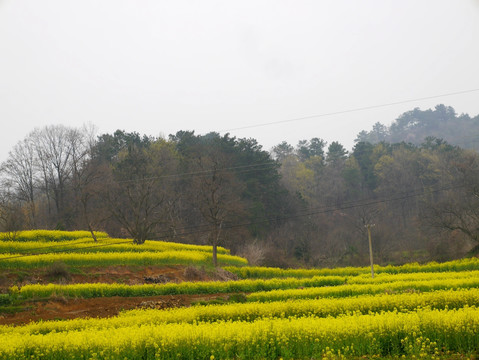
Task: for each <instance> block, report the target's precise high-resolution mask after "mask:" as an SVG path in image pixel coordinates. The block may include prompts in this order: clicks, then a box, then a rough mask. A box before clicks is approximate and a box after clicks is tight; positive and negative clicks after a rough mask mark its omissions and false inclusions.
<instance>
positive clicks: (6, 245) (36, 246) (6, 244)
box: [0, 237, 230, 254]
mask: <svg viewBox="0 0 479 360" xmlns="http://www.w3.org/2000/svg"><path fill="white" fill-rule="evenodd" d="M52 249H53V250H54V251H56V252H59V251H77V252H80V251H82V250H85V251H86V252H88V253H92V252H145V251H204V252H208V253H212V251H213V248H212V246H208V245H191V244H180V243H174V242H167V241H153V240H146V241H145V243H143V244H141V245H136V244H134V243H133V240H132V239H114V238H107V237H100V238H98V239H97V241H94V240H93V238H91V237H82V238H77V239H74V240H65V241H62V242H61V243H58V242H57V243H53V244H52V242H48V241H21V242H20V241H0V253H19V254H24V253H43V252H48V251H51V250H52ZM229 253H230V252H229V250H227V249H225V248H223V247H218V254H229Z"/></svg>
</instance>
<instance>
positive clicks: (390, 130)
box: [355, 104, 479, 150]
mask: <svg viewBox="0 0 479 360" xmlns="http://www.w3.org/2000/svg"><path fill="white" fill-rule="evenodd" d="M428 137H429V138H437V139H443V140H445V141H447V142H448V143H449V144H452V145H455V146H459V147H461V148H464V149H474V150H478V149H479V115H477V116H475V117H470V116H469V115H468V114H457V113H456V111H455V110H454V109H453V108H452V107H450V106H445V105H442V104H440V105H437V106H436V107H435V108H434V110H432V109H427V110H420V109H419V108H415V109H413V110H411V111H408V112H405V113H404V114H402V115H401V116H399V117H398V118H397V119H396V120H395V121H393V123H392V124H391V125H390V126H386V125H383V124H381V123H379V122H378V123H376V124H375V125H374V126H373V128H372V129H371V130H370V131H364V130H363V131H361V132H360V133H359V134H358V136H357V138H356V140H355V141H356V142H361V141H363V142H370V143H372V144H377V143H379V142H381V141H384V142H388V143H391V144H394V143H401V142H405V143H411V144H414V145H421V144H423V143H425V142H427V138H428Z"/></svg>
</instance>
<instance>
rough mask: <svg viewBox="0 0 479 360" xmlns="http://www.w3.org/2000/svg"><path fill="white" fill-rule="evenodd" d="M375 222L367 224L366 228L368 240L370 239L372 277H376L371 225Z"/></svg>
mask: <svg viewBox="0 0 479 360" xmlns="http://www.w3.org/2000/svg"><path fill="white" fill-rule="evenodd" d="M373 226H374V224H367V225H366V228H367V229H368V240H369V262H370V263H371V277H372V278H374V263H373V245H372V243H371V227H373Z"/></svg>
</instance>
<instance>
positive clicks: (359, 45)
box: [0, 0, 479, 161]
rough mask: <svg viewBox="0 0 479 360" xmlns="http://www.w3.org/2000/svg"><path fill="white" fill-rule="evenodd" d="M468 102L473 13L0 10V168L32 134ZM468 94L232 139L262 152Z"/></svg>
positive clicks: (11, 6) (339, 7)
mask: <svg viewBox="0 0 479 360" xmlns="http://www.w3.org/2000/svg"><path fill="white" fill-rule="evenodd" d="M477 88H479V0H456V1H453V0H421V1H417V0H361V1H357V0H349V1H346V0H328V1H325V0H314V1H302V0H298V1H293V0H290V1H281V0H272V1H261V0H254V1H250V0H241V1H224V0H218V1H209V0H202V1H181V0H171V1H160V0H141V1H138V0H81V1H79V0H76V1H73V0H42V1H38V0H0V119H1V131H0V161H2V160H5V158H6V157H7V154H8V151H9V150H10V149H11V148H12V147H13V145H14V144H15V143H17V142H18V141H20V140H21V139H23V138H24V137H25V136H26V135H27V134H28V133H29V132H30V131H32V130H33V129H34V128H35V127H43V126H45V125H51V124H64V125H68V126H81V125H82V124H84V123H93V124H95V125H96V126H97V127H98V130H99V133H105V132H109V133H111V132H113V131H115V130H116V129H123V130H126V131H137V132H139V133H141V134H148V135H154V136H156V135H160V134H163V135H168V134H170V133H175V132H176V131H178V130H195V131H196V132H197V133H200V134H203V133H206V132H209V131H219V132H222V133H223V132H224V130H228V129H235V128H239V127H245V126H249V125H255V124H262V123H269V122H275V121H281V120H286V119H291V118H297V117H303V116H309V115H314V114H324V113H330V112H336V111H342V110H348V109H352V108H360V107H364V106H370V105H379V104H384V103H390V102H395V101H402V100H407V99H415V98H422V97H427V96H433V95H439V94H445V93H451V92H456V91H462V90H469V89H477ZM438 103H444V104H446V105H449V106H452V107H454V108H455V109H456V111H457V112H458V113H469V114H470V115H471V116H475V115H477V114H479V91H478V92H471V93H469V94H462V95H454V96H449V97H443V98H437V99H432V100H423V101H415V102H410V103H407V104H402V105H395V106H390V107H384V108H380V109H374V110H367V111H359V112H354V113H349V114H345V115H336V116H330V117H319V118H313V119H308V120H302V121H296V122H286V123H282V124H276V125H270V126H261V127H255V128H247V129H242V130H234V131H231V133H232V134H233V135H235V136H238V137H253V138H256V139H257V140H258V141H259V143H260V144H262V145H263V146H264V148H265V149H266V150H269V149H270V148H271V147H272V146H273V145H275V144H278V143H279V142H281V141H283V140H286V141H288V142H290V143H291V144H296V143H297V141H298V140H300V139H310V138H312V137H320V138H323V139H325V140H326V141H328V142H332V141H335V140H337V141H340V142H341V143H342V144H343V145H345V146H346V147H347V148H348V149H349V148H351V147H352V146H353V140H354V138H355V137H356V135H357V134H358V132H359V131H361V130H370V128H371V126H372V124H373V123H375V122H377V121H380V122H382V123H384V124H387V125H389V124H390V123H391V122H392V121H393V120H394V119H395V118H396V117H397V116H398V115H400V114H401V113H403V112H404V111H407V110H411V109H413V108H414V107H420V108H421V109H426V108H431V107H434V106H435V105H436V104H438Z"/></svg>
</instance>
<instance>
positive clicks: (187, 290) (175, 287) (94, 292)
mask: <svg viewBox="0 0 479 360" xmlns="http://www.w3.org/2000/svg"><path fill="white" fill-rule="evenodd" d="M344 281H345V279H344V278H343V277H338V276H331V277H325V276H321V277H313V278H307V279H294V278H289V279H270V280H238V281H208V282H182V283H168V284H162V285H156V284H143V285H125V284H103V283H94V284H73V285H57V284H47V285H39V284H33V285H25V286H23V287H21V288H20V289H19V288H17V287H12V288H10V294H11V296H15V297H20V298H21V299H30V298H45V297H49V296H51V295H60V296H68V297H83V298H92V297H110V296H154V295H173V294H215V293H231V292H255V291H264V290H272V289H291V288H298V287H317V286H335V285H339V284H344Z"/></svg>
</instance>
